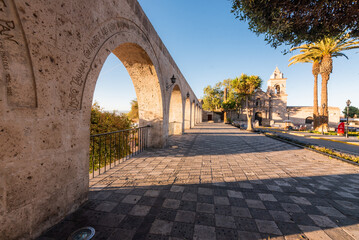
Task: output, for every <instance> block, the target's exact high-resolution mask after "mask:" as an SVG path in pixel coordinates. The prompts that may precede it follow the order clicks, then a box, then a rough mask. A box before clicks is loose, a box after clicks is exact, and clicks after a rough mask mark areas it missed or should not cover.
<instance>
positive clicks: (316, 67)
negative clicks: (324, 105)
mask: <svg viewBox="0 0 359 240" xmlns="http://www.w3.org/2000/svg"><path fill="white" fill-rule="evenodd" d="M312 46H313V44H304V45H301V46H299V47H295V48H292V49H291V50H290V51H294V50H297V49H301V50H300V52H301V53H300V54H297V55H294V56H292V57H291V58H290V59H289V62H290V63H289V64H288V66H290V65H292V64H296V63H312V64H313V65H312V74H313V76H314V97H313V120H314V129H317V127H318V125H319V122H318V115H319V113H318V75H319V73H320V60H321V59H320V58H318V57H315V56H312V55H311V54H310V51H309V49H310V48H311V47H312Z"/></svg>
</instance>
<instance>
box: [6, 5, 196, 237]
mask: <svg viewBox="0 0 359 240" xmlns="http://www.w3.org/2000/svg"><path fill="white" fill-rule="evenodd" d="M0 7H1V8H0V9H1V11H0V19H2V21H3V20H4V21H3V22H4V24H5V25H2V26H5V27H6V28H4V29H3V31H1V35H0V52H1V65H2V67H1V68H0V74H1V75H0V76H1V80H0V89H1V92H2V94H0V113H1V114H0V134H1V137H0V162H1V166H2V167H1V169H0V224H1V226H2V228H1V229H0V236H1V237H4V238H5V239H18V238H23V239H33V238H35V237H37V236H38V235H39V234H40V233H41V232H42V231H44V230H45V229H47V228H49V227H51V226H52V225H53V224H55V223H56V222H58V221H59V220H61V219H62V218H63V217H64V216H65V215H67V214H68V213H70V212H73V211H74V210H76V209H77V208H78V206H80V204H82V203H83V202H84V201H86V199H87V192H88V184H89V179H88V164H89V163H88V156H89V153H88V151H89V134H90V132H89V124H90V112H91V103H92V97H93V93H94V89H95V85H96V81H97V77H98V75H99V72H100V70H101V67H102V65H103V63H104V62H105V60H106V58H107V56H108V55H109V54H110V53H111V52H112V53H114V54H115V55H116V56H117V57H118V58H119V59H120V60H121V61H122V63H123V64H124V66H125V67H126V69H127V71H128V73H129V75H130V76H131V79H132V81H133V84H134V87H135V91H136V95H137V99H138V103H139V116H140V125H142V126H143V125H148V124H149V125H151V128H150V132H149V144H150V146H151V147H162V146H164V145H165V144H166V141H167V137H168V135H169V134H181V133H183V132H184V129H188V128H190V127H194V125H195V123H199V122H201V118H200V117H199V116H201V104H200V102H199V100H198V99H197V97H196V96H195V94H194V92H193V91H192V89H191V87H190V86H189V85H188V83H187V81H186V80H185V79H184V77H183V76H182V74H181V72H180V70H179V69H178V67H177V65H176V63H175V62H174V60H173V59H172V57H171V55H170V54H169V52H168V50H167V49H166V47H165V45H164V44H163V43H162V41H161V39H160V38H159V36H158V35H157V33H156V31H155V30H154V28H153V26H152V25H151V23H150V22H149V20H148V18H147V17H146V15H145V13H144V12H143V10H142V9H141V7H140V5H139V4H138V2H137V1H136V0H118V1H110V0H102V1H85V0H78V1H61V0H59V1H46V3H44V1H40V0H33V1H27V2H23V1H11V0H3V1H0ZM172 75H174V76H175V77H176V85H174V86H171V87H169V88H168V85H169V84H170V78H171V76H172ZM172 104H173V105H172Z"/></svg>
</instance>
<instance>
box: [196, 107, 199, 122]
mask: <svg viewBox="0 0 359 240" xmlns="http://www.w3.org/2000/svg"><path fill="white" fill-rule="evenodd" d="M198 120H199V108H198V103H196V123H199V121H198Z"/></svg>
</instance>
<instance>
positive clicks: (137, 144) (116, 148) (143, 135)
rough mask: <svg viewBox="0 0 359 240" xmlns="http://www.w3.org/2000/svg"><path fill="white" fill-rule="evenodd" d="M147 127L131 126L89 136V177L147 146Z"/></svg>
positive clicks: (98, 173) (102, 171)
mask: <svg viewBox="0 0 359 240" xmlns="http://www.w3.org/2000/svg"><path fill="white" fill-rule="evenodd" d="M148 129H149V126H146V127H138V128H131V129H126V130H121V131H116V132H109V133H102V134H96V135H91V136H90V169H89V170H90V177H91V175H92V177H95V176H98V175H100V174H102V173H104V172H106V171H107V170H108V169H111V168H112V167H114V166H116V165H118V164H119V163H121V162H124V161H126V160H127V159H129V158H131V157H132V156H134V155H136V154H138V153H140V152H142V151H143V150H145V149H146V148H147V141H148Z"/></svg>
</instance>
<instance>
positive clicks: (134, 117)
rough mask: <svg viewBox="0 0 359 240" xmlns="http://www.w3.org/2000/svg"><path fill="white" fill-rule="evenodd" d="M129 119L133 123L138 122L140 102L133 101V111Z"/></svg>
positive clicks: (129, 114)
mask: <svg viewBox="0 0 359 240" xmlns="http://www.w3.org/2000/svg"><path fill="white" fill-rule="evenodd" d="M128 118H129V119H131V120H132V121H138V119H139V117H138V101H137V99H134V100H132V101H131V111H130V112H129V113H128Z"/></svg>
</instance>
